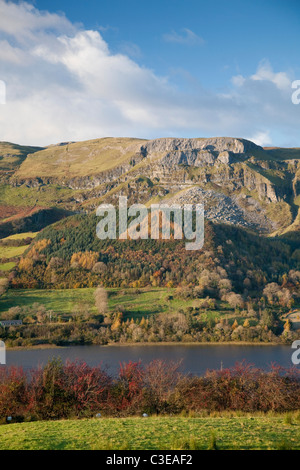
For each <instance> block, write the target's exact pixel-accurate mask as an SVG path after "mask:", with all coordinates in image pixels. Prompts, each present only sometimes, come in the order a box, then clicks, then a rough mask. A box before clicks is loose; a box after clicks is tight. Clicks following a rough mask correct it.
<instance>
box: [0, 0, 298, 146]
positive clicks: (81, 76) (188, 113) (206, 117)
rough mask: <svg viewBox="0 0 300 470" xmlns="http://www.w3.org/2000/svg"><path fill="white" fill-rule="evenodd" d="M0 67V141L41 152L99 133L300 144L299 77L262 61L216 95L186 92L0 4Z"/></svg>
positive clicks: (100, 44)
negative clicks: (2, 93)
mask: <svg viewBox="0 0 300 470" xmlns="http://www.w3.org/2000/svg"><path fill="white" fill-rule="evenodd" d="M191 33H192V31H189V30H186V31H183V36H180V35H177V36H176V35H175V36H176V37H177V40H176V37H175V36H174V37H173V39H174V41H173V42H175V43H176V42H177V43H178V42H179V39H180V37H181V38H183V39H184V38H190V39H191V38H192V35H191ZM193 34H194V33H193ZM194 39H195V38H194ZM0 63H1V68H0V79H1V80H4V81H5V82H6V85H7V99H6V104H5V105H1V106H0V140H7V141H17V142H19V143H24V144H34V145H46V144H48V143H53V142H54V141H57V142H58V141H65V140H84V139H90V138H94V137H102V136H135V137H145V138H155V137H159V136H175V135H177V136H182V137H191V136H209V135H230V136H243V137H248V138H251V137H253V136H254V137H253V138H255V136H259V143H260V144H264V143H265V144H270V143H275V144H281V145H285V144H286V145H296V144H297V142H298V138H299V137H298V135H299V125H300V106H299V107H297V106H295V105H293V104H292V102H291V93H292V90H291V82H292V80H293V79H294V78H295V77H292V76H290V75H289V73H287V72H285V71H276V72H275V71H273V69H272V67H271V65H270V64H269V63H268V62H266V61H265V62H262V63H261V64H259V65H258V69H257V70H256V71H253V72H254V73H253V74H252V75H251V76H248V77H247V76H245V77H244V76H242V75H239V76H237V77H233V79H232V82H231V83H228V85H227V86H226V88H224V90H222V92H220V91H218V92H217V91H212V90H209V89H204V88H198V89H191V90H190V91H189V92H186V91H183V90H181V89H180V88H179V87H178V86H175V84H174V83H172V81H171V79H170V78H168V77H163V76H159V75H158V74H157V73H156V72H155V71H153V70H150V69H149V68H146V67H143V66H141V65H139V64H138V63H137V62H136V61H134V60H133V59H132V58H130V57H129V56H128V55H126V54H125V53H112V52H111V50H110V47H109V44H108V43H107V42H106V41H105V40H104V38H103V36H102V34H101V33H100V32H99V31H92V30H85V29H84V27H83V26H82V25H78V24H72V23H71V22H70V21H69V20H68V19H67V18H66V17H65V16H64V15H63V14H53V13H49V12H42V11H39V10H38V9H36V8H34V7H33V6H32V5H29V4H28V3H24V2H21V3H20V4H15V3H12V2H7V1H5V0H0ZM204 66H205V65H204ZM264 136H265V137H266V138H265V139H264Z"/></svg>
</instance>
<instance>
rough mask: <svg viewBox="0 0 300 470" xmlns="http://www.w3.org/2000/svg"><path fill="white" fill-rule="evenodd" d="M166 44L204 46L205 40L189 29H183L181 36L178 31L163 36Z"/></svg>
mask: <svg viewBox="0 0 300 470" xmlns="http://www.w3.org/2000/svg"><path fill="white" fill-rule="evenodd" d="M163 39H164V41H166V42H174V43H176V44H185V45H187V46H195V45H202V44H204V42H205V41H204V39H203V38H201V37H200V36H198V35H197V34H196V33H194V32H193V31H191V30H190V29H188V28H183V29H182V32H181V34H180V33H177V32H176V31H172V32H171V33H166V34H164V35H163Z"/></svg>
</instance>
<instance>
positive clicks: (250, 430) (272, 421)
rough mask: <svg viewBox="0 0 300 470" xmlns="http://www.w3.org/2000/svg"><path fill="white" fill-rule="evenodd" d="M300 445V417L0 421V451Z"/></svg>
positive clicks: (297, 447) (179, 448) (298, 446)
mask: <svg viewBox="0 0 300 470" xmlns="http://www.w3.org/2000/svg"><path fill="white" fill-rule="evenodd" d="M6 449H9V450H20V449H22V450H23V449H24V450H44V449H45V450H48V449H53V450H60V449H66V450H77V449H78V450H83V449H90V450H97V449H100V450H101V449H102V450H130V449H132V450H140V449H148V450H196V449H213V450H214V449H220V450H223V449H224V450H226V449H227V450H228V449H278V450H280V449H300V422H299V416H298V419H297V416H295V415H294V416H292V415H286V416H241V417H237V416H233V417H230V416H217V417H203V418H184V417H172V418H170V417H166V418H162V417H159V418H157V417H151V418H123V419H116V418H100V419H96V418H95V419H85V420H70V421H47V422H31V423H21V424H10V425H2V426H0V450H6Z"/></svg>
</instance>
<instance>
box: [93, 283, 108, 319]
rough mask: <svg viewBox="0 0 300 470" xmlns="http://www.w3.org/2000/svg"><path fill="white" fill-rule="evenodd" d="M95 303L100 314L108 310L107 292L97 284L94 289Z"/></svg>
mask: <svg viewBox="0 0 300 470" xmlns="http://www.w3.org/2000/svg"><path fill="white" fill-rule="evenodd" d="M95 305H96V308H97V310H98V313H100V314H101V315H105V314H106V313H107V312H108V301H107V292H106V290H105V289H104V287H101V286H98V287H97V289H96V290H95Z"/></svg>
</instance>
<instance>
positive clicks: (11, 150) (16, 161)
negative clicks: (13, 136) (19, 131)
mask: <svg viewBox="0 0 300 470" xmlns="http://www.w3.org/2000/svg"><path fill="white" fill-rule="evenodd" d="M39 150H41V147H28V146H22V145H17V144H12V143H9V142H0V175H1V174H2V173H3V172H5V171H6V172H7V171H11V170H16V169H17V168H18V167H19V166H20V165H21V163H22V162H23V161H24V160H25V158H26V157H27V155H28V154H30V153H34V152H38V151H39Z"/></svg>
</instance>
